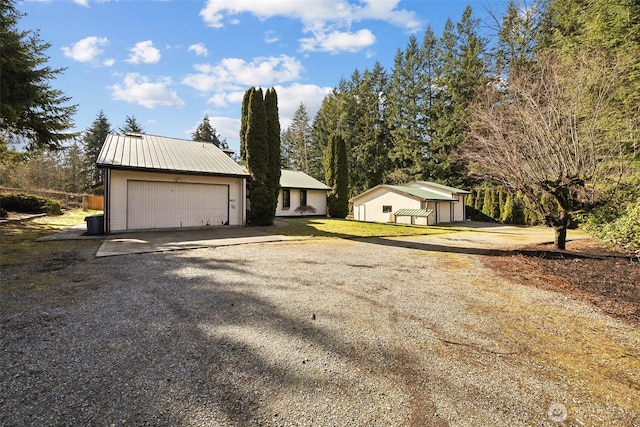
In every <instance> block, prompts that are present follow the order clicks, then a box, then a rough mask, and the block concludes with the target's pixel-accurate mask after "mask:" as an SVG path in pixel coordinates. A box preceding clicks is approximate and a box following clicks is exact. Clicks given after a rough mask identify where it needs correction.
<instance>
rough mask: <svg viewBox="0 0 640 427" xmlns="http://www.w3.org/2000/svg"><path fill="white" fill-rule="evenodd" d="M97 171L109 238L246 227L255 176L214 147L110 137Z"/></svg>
mask: <svg viewBox="0 0 640 427" xmlns="http://www.w3.org/2000/svg"><path fill="white" fill-rule="evenodd" d="M96 165H97V166H98V167H99V168H101V169H102V170H103V182H104V196H105V197H104V231H105V232H106V233H111V232H120V231H133V230H147V229H162V228H182V227H203V226H214V225H240V226H241V225H245V224H246V181H247V178H248V177H249V173H248V172H247V170H246V169H245V168H244V167H242V166H240V165H238V164H237V163H236V162H234V161H233V160H232V159H231V158H230V157H229V155H228V154H227V153H225V152H224V151H222V150H221V149H219V148H218V147H216V146H215V145H214V144H211V143H204V142H196V141H191V140H186V139H178V138H168V137H162V136H155V135H147V134H131V133H128V134H125V135H109V136H107V138H106V140H105V142H104V145H103V146H102V150H101V151H100V154H99V155H98V159H97V161H96Z"/></svg>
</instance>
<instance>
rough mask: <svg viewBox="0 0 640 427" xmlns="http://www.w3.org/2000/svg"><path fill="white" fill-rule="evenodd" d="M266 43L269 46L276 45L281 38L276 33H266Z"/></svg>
mask: <svg viewBox="0 0 640 427" xmlns="http://www.w3.org/2000/svg"><path fill="white" fill-rule="evenodd" d="M264 41H265V43H269V44H271V43H275V42H277V41H280V36H279V35H278V33H276V32H275V31H273V30H269V31H266V32H265V33H264Z"/></svg>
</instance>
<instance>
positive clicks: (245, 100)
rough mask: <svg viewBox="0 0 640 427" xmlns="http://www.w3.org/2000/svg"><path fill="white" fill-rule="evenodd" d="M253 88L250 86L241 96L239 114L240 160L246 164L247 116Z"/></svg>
mask: <svg viewBox="0 0 640 427" xmlns="http://www.w3.org/2000/svg"><path fill="white" fill-rule="evenodd" d="M254 90H255V88H251V89H249V90H247V91H246V92H245V93H244V96H243V97H242V111H241V115H240V161H241V162H242V163H243V164H245V165H246V164H247V119H248V118H249V100H250V99H251V94H252V93H253V91H254Z"/></svg>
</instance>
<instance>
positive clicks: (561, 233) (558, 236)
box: [553, 225, 567, 251]
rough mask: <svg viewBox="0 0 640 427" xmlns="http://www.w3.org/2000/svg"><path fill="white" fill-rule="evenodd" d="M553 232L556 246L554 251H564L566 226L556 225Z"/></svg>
mask: <svg viewBox="0 0 640 427" xmlns="http://www.w3.org/2000/svg"><path fill="white" fill-rule="evenodd" d="M553 231H554V232H555V239H554V243H555V245H556V249H560V250H562V251H563V250H565V248H566V247H567V226H566V225H557V226H555V227H553Z"/></svg>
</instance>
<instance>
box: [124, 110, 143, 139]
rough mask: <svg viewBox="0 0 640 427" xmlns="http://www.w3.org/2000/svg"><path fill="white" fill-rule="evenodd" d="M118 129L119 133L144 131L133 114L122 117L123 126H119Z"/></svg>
mask: <svg viewBox="0 0 640 427" xmlns="http://www.w3.org/2000/svg"><path fill="white" fill-rule="evenodd" d="M118 131H119V132H120V134H121V135H124V134H127V133H144V129H143V128H142V126H141V125H140V123H138V120H136V118H135V116H133V115H132V116H130V115H127V117H126V118H125V119H124V126H122V127H121V128H119V129H118Z"/></svg>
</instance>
